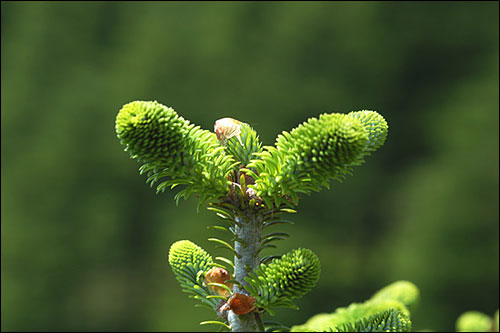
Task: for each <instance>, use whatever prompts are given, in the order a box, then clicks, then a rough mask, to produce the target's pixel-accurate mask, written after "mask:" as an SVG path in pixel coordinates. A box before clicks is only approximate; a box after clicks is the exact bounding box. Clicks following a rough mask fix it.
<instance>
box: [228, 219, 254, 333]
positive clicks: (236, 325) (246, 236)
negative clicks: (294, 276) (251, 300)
mask: <svg viewBox="0 0 500 333" xmlns="http://www.w3.org/2000/svg"><path fill="white" fill-rule="evenodd" d="M236 222H238V223H240V225H241V227H240V226H238V225H236V228H235V229H236V230H235V232H236V237H238V238H240V239H241V240H243V241H244V242H245V244H242V243H240V242H238V241H235V244H234V249H235V250H236V253H238V255H239V256H240V258H238V257H235V258H234V278H235V279H236V280H237V281H238V282H240V283H241V284H242V285H243V286H245V285H247V283H246V282H245V277H246V276H247V275H248V273H249V272H251V271H253V270H254V269H255V268H257V267H258V265H259V262H260V256H259V255H258V250H259V248H260V241H261V236H262V217H261V216H259V215H258V214H255V213H252V212H247V214H242V215H241V216H238V217H236ZM233 292H235V293H236V292H237V293H240V294H245V295H249V293H248V292H247V291H246V290H245V289H242V288H240V287H239V286H237V285H234V290H233ZM255 319H256V318H255V315H254V313H252V312H251V313H248V314H246V315H236V314H234V313H233V312H232V311H229V313H228V320H229V325H230V326H231V330H232V331H233V332H257V330H258V328H259V327H258V325H257V322H256V320H255ZM259 326H260V325H259Z"/></svg>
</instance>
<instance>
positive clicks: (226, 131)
mask: <svg viewBox="0 0 500 333" xmlns="http://www.w3.org/2000/svg"><path fill="white" fill-rule="evenodd" d="M214 132H215V135H217V139H219V142H220V143H221V144H222V145H223V146H225V145H226V143H227V140H229V139H230V138H232V137H233V136H237V137H238V139H239V138H240V134H241V122H239V121H238V120H236V119H233V118H222V119H219V120H217V121H216V122H215V125H214ZM240 142H241V140H240Z"/></svg>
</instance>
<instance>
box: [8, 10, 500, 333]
mask: <svg viewBox="0 0 500 333" xmlns="http://www.w3.org/2000/svg"><path fill="white" fill-rule="evenodd" d="M498 7H499V4H498V2H481V1H474V2H472V1H471V2H401V3H400V2H199V3H197V2H182V3H181V2H10V1H9V2H4V1H2V3H1V46H2V49H1V53H2V54H1V55H2V57H1V106H2V111H1V139H2V140H1V142H2V145H1V147H2V152H1V155H2V162H1V177H2V179H1V180H2V182H1V204H2V206H1V218H2V221H1V225H2V227H1V240H2V245H1V249H2V250H1V259H2V261H1V277H2V286H1V287H2V290H1V305H2V308H1V315H2V316H1V317H2V322H1V328H2V331H5V330H8V331H29V330H37V331H51V330H54V331H64V330H68V331H77V330H80V331H81V330H85V331H86V330H89V331H90V330H99V331H103V330H104V331H201V330H206V329H213V327H207V326H205V327H201V326H199V325H198V323H199V322H200V321H203V320H210V319H213V318H214V316H213V314H211V313H210V312H209V311H208V310H205V309H198V308H196V309H195V308H194V307H193V305H194V304H195V302H194V301H192V300H190V299H188V298H187V297H186V295H185V294H183V293H182V292H181V289H180V287H179V286H178V284H177V282H176V280H175V279H174V276H173V274H172V272H171V270H170V267H169V266H168V264H167V254H168V249H169V247H170V245H171V244H172V243H173V242H174V241H176V240H179V239H190V240H192V241H194V242H196V243H198V244H199V245H201V246H203V247H204V248H206V249H207V250H209V251H210V252H211V253H212V254H213V255H227V254H228V253H226V252H225V251H224V250H220V249H217V250H216V249H214V244H213V243H210V242H208V241H207V236H208V235H212V236H213V235H216V234H215V233H216V232H215V231H214V232H207V229H206V227H207V226H208V225H211V224H214V223H216V221H217V220H216V218H215V217H214V216H213V215H212V214H211V213H210V212H208V211H206V210H201V211H200V212H199V213H197V212H196V200H195V199H194V198H193V199H190V200H188V201H182V202H181V203H180V205H179V207H176V206H175V203H174V201H173V195H174V194H175V192H174V191H169V192H167V193H165V194H161V195H156V194H155V191H154V190H153V189H150V188H149V187H148V186H147V185H146V184H145V178H144V176H140V175H139V174H138V170H137V169H138V167H139V164H137V163H136V162H135V161H133V160H130V159H129V157H128V154H127V153H125V152H124V151H123V149H122V147H121V146H120V144H119V141H118V139H117V138H116V136H115V129H114V121H115V117H116V114H117V112H118V110H119V109H120V108H121V106H122V105H123V104H125V103H128V102H130V101H133V100H158V101H159V102H161V103H163V104H165V105H168V106H171V107H173V108H175V109H176V110H177V112H178V113H180V114H181V115H182V116H184V117H185V118H187V119H189V120H191V121H192V122H194V123H195V124H198V125H200V126H202V127H203V128H206V129H212V128H213V123H214V121H215V120H216V119H219V118H222V117H225V116H231V117H234V118H237V119H239V120H242V121H245V122H248V123H250V124H252V126H254V128H255V129H256V130H257V132H258V133H259V134H260V137H261V139H262V141H263V142H264V144H267V145H270V144H273V142H274V139H275V137H276V136H277V135H278V134H279V133H280V132H281V131H283V130H291V129H292V128H294V127H295V126H297V125H298V124H299V123H300V122H302V121H304V120H306V119H307V118H309V117H313V116H318V115H319V114H321V113H324V112H349V111H352V110H361V109H370V110H377V111H378V112H380V113H381V114H383V115H384V117H385V118H386V119H387V121H388V123H389V126H390V132H389V136H388V139H387V141H386V144H385V145H384V147H383V148H381V149H380V150H379V151H377V152H376V153H375V154H374V155H372V156H371V157H369V158H368V160H367V163H366V164H365V165H363V166H362V167H358V168H357V169H356V170H355V174H354V176H353V177H349V178H347V179H346V181H345V182H343V183H335V184H333V188H332V190H329V191H328V190H325V191H322V192H320V193H314V194H313V195H311V196H310V197H304V198H302V199H301V202H300V205H299V212H298V213H297V214H294V216H291V218H292V219H293V220H294V221H295V223H296V224H295V225H293V226H286V227H283V231H286V232H288V233H290V234H291V235H292V237H291V238H290V240H287V241H283V242H282V243H281V244H279V245H281V247H279V248H278V249H277V251H275V252H272V251H269V250H267V254H279V253H283V252H285V251H288V250H290V249H292V248H297V247H307V248H310V249H312V250H313V251H314V252H316V253H317V254H318V256H319V257H320V258H321V263H322V274H321V278H320V281H319V284H318V286H317V287H316V288H315V289H314V290H313V291H312V292H311V293H310V294H308V295H307V296H305V297H304V298H302V299H301V300H299V301H298V302H297V303H298V305H299V306H300V308H301V310H300V311H294V310H288V309H283V310H281V311H278V314H277V316H276V317H275V318H274V319H276V320H279V321H281V322H283V323H284V324H287V325H293V324H300V323H303V322H305V321H306V320H307V319H308V318H309V317H310V316H312V315H314V314H316V313H320V312H332V311H333V310H334V309H335V308H336V307H339V306H346V305H348V304H350V303H351V302H355V301H357V302H361V301H364V300H365V299H367V298H369V297H370V296H371V294H373V293H374V292H375V291H376V290H377V289H379V288H381V287H383V286H385V285H386V284H388V283H391V282H393V281H396V280H400V279H406V280H410V281H412V282H414V283H415V284H416V285H418V287H419V288H420V290H421V302H420V305H419V307H418V308H417V309H416V311H415V312H414V313H413V321H414V328H415V329H433V330H453V329H454V325H455V320H456V318H457V317H458V316H459V315H460V314H461V313H462V312H464V311H467V310H479V311H483V312H485V313H487V314H490V315H491V314H493V313H494V312H495V311H496V309H498V306H499V304H498V303H499V302H498V301H499V296H498V295H499V290H498V289H499V280H498V272H499V221H498V218H499V216H498V215H499V204H498V200H499V187H498V185H499V183H498V176H499V153H498V149H499V147H498V146H499V67H498V65H499V47H498V46H499V42H498V38H499V24H498V22H499V14H498V13H499V11H498V10H499V8H498Z"/></svg>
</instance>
